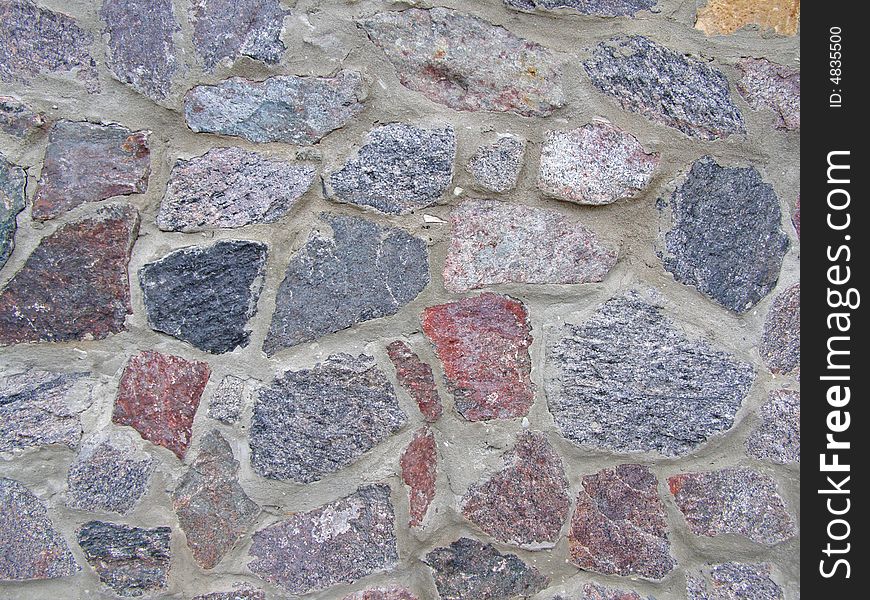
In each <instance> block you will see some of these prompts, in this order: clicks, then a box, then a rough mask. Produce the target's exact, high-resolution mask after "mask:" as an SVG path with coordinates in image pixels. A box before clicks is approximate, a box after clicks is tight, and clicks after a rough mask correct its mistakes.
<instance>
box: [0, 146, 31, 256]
mask: <svg viewBox="0 0 870 600" xmlns="http://www.w3.org/2000/svg"><path fill="white" fill-rule="evenodd" d="M26 185H27V173H26V172H25V171H24V169H22V168H21V167H19V166H18V165H14V164H12V163H11V162H9V161H8V160H6V157H5V156H3V155H2V154H0V269H2V268H3V265H5V264H6V261H7V260H9V257H10V256H12V250H14V249H15V230H16V229H17V227H18V221H17V217H18V213H20V212H21V211H22V210H24V201H25V196H24V194H25V186H26Z"/></svg>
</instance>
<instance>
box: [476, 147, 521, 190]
mask: <svg viewBox="0 0 870 600" xmlns="http://www.w3.org/2000/svg"><path fill="white" fill-rule="evenodd" d="M525 153H526V142H525V140H522V139H520V138H518V137H515V136H512V135H505V136H500V137H499V139H498V140H496V141H495V143H492V144H489V145H486V146H480V147H479V148H478V149H477V151H476V152H475V153H474V155H473V156H472V157H471V158H469V159H468V163H467V164H466V167H465V168H466V169H467V170H468V172H469V173H471V174H472V175H473V176H474V181H475V183H476V184H477V185H478V186H480V187H481V188H482V189H484V190H487V191H490V192H497V193H501V192H509V191H511V190H512V189H514V188H515V187H516V186H517V180H518V179H519V177H520V169H522V167H523V156H524V155H525Z"/></svg>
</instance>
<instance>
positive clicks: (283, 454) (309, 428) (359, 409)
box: [250, 354, 407, 483]
mask: <svg viewBox="0 0 870 600" xmlns="http://www.w3.org/2000/svg"><path fill="white" fill-rule="evenodd" d="M406 420H407V416H406V415H405V413H404V412H402V409H401V408H400V407H399V401H398V399H397V398H396V393H395V390H394V389H393V386H392V384H390V382H389V380H388V379H387V377H386V375H385V374H384V373H383V371H381V370H380V369H378V367H377V366H376V365H375V359H374V358H372V357H371V356H366V355H364V354H361V355H360V356H358V357H353V356H350V355H349V354H336V355H333V356H330V357H329V358H328V359H327V360H326V361H324V362H323V363H319V364H318V365H317V366H315V367H314V368H313V369H304V370H301V371H287V372H286V373H284V374H283V375H282V376H280V377H278V378H276V379H275V381H274V382H272V384H271V385H269V386H266V387H263V388H261V389H260V390H259V392H258V394H257V396H256V399H255V402H254V416H253V419H252V422H251V433H250V445H251V465H252V466H253V467H254V470H255V471H256V472H257V473H258V474H259V475H262V476H263V477H270V478H272V479H289V480H292V481H298V482H300V483H311V482H313V481H318V480H319V479H321V478H323V477H324V476H325V475H327V474H329V473H333V472H335V471H337V470H339V469H341V468H343V467H346V466H347V465H349V464H351V463H353V462H354V461H356V459H358V458H359V457H360V456H362V455H363V454H364V453H366V452H368V451H369V450H371V449H372V448H374V447H375V446H377V445H378V444H379V443H381V442H382V441H384V440H385V439H387V438H388V437H390V436H391V435H392V434H394V433H395V432H396V431H398V430H399V429H400V428H401V427H402V425H404V424H405V421H406Z"/></svg>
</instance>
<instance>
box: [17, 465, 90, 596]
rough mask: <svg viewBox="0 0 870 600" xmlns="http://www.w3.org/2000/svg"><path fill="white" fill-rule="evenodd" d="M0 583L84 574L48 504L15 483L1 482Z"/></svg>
mask: <svg viewBox="0 0 870 600" xmlns="http://www.w3.org/2000/svg"><path fill="white" fill-rule="evenodd" d="M0 548H2V549H3V551H2V552H0V581H25V580H32V579H54V578H55V577H68V576H70V575H74V574H76V573H77V572H78V571H81V567H80V566H79V564H78V563H77V562H76V559H75V557H74V556H73V554H72V552H71V551H70V549H69V546H68V545H67V543H66V540H64V539H63V537H62V536H61V535H60V533H58V532H57V530H56V529H55V528H54V525H52V523H51V519H49V518H48V511H46V508H45V504H43V502H42V500H40V499H39V498H38V497H37V496H36V495H35V494H34V493H33V492H31V491H30V490H28V489H27V488H26V487H24V486H23V485H22V484H21V483H19V482H18V481H15V480H14V479H6V478H5V477H2V478H0Z"/></svg>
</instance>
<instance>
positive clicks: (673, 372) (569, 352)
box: [545, 293, 755, 456]
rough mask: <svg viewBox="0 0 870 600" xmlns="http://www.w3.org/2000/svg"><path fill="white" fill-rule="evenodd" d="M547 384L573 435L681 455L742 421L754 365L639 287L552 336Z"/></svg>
mask: <svg viewBox="0 0 870 600" xmlns="http://www.w3.org/2000/svg"><path fill="white" fill-rule="evenodd" d="M548 338H549V341H548V343H547V358H546V375H545V377H546V378H545V388H546V392H547V401H548V404H549V407H550V411H551V412H552V413H553V416H554V418H555V420H556V425H557V426H558V427H559V431H560V432H561V433H562V435H563V436H565V437H566V438H568V439H569V440H571V441H572V442H574V443H575V444H578V445H580V446H591V447H595V448H602V449H606V450H611V451H615V452H650V451H655V452H659V453H661V454H664V455H666V456H680V455H684V454H687V453H688V452H690V451H692V450H694V449H695V448H697V447H698V446H700V445H701V444H703V443H704V442H705V441H707V439H708V438H709V437H710V436H712V435H715V434H718V433H722V432H724V431H727V430H728V429H730V428H731V426H732V425H733V424H734V417H735V415H736V414H737V411H738V410H739V409H740V406H741V405H742V403H743V400H744V398H745V397H746V395H747V394H748V393H749V389H750V387H751V386H752V382H753V380H754V378H755V374H754V372H753V369H752V367H751V366H750V365H749V364H746V363H741V362H738V361H737V360H736V359H735V358H734V357H733V356H731V355H730V354H727V353H725V352H722V351H719V350H716V349H715V348H713V347H711V346H710V345H709V344H707V343H705V342H703V341H701V340H697V341H696V340H692V339H689V338H688V337H687V336H686V335H685V334H684V333H683V332H682V331H681V330H680V329H679V328H678V327H677V326H675V325H674V323H673V322H672V321H671V320H670V319H668V318H667V317H665V316H664V315H663V314H662V309H661V308H660V307H659V306H656V305H653V304H650V303H648V302H647V301H645V300H643V299H642V298H641V297H640V296H639V295H638V294H635V293H630V294H627V295H626V296H624V297H616V298H612V299H611V300H608V301H607V302H606V303H604V304H603V305H602V306H601V307H600V308H599V309H598V310H597V311H596V312H595V314H593V315H592V317H591V318H589V319H588V320H586V321H585V322H584V323H583V324H581V325H571V324H568V325H565V326H564V328H562V329H561V330H560V331H551V332H550V335H549V336H548Z"/></svg>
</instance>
